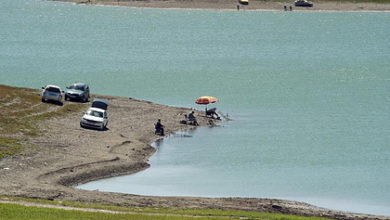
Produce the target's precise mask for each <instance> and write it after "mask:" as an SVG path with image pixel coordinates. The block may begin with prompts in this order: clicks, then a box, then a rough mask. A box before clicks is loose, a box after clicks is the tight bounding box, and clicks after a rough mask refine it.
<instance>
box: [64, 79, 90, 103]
mask: <svg viewBox="0 0 390 220" xmlns="http://www.w3.org/2000/svg"><path fill="white" fill-rule="evenodd" d="M66 88H67V90H66V92H65V100H67V101H68V100H77V101H82V102H88V101H89V98H90V96H89V86H88V85H87V84H85V83H73V84H72V85H71V86H68V87H66Z"/></svg>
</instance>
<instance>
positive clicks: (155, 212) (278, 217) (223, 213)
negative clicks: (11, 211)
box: [0, 196, 329, 220]
mask: <svg viewBox="0 0 390 220" xmlns="http://www.w3.org/2000/svg"><path fill="white" fill-rule="evenodd" d="M0 199H3V200H11V201H25V202H32V203H39V204H50V205H61V206H66V207H76V208H88V209H96V210H110V211H118V212H124V213H125V214H123V216H122V217H126V218H123V219H133V218H132V217H133V216H137V217H139V219H161V217H164V218H163V219H194V218H196V219H259V220H329V219H328V218H320V217H303V216H296V215H285V214H275V213H262V212H255V211H241V210H219V209H172V208H143V207H139V208H136V207H125V206H114V205H103V204H96V203H81V202H70V201H51V200H44V199H32V198H22V197H5V196H0ZM55 210H56V209H52V212H54V211H55ZM126 212H131V213H133V214H126ZM111 215H112V216H116V215H114V214H111ZM126 215H128V216H126ZM154 217H156V218H154ZM32 219H34V218H32ZM59 219H65V218H59ZM91 219H95V218H91ZM97 219H99V218H97ZM107 219H111V218H107Z"/></svg>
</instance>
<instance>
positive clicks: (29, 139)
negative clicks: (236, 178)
mask: <svg viewBox="0 0 390 220" xmlns="http://www.w3.org/2000/svg"><path fill="white" fill-rule="evenodd" d="M26 92H28V93H31V94H32V95H35V96H37V97H38V96H39V91H37V90H28V91H26ZM99 98H106V99H108V100H109V102H110V106H109V109H108V114H109V124H108V129H107V130H105V131H97V130H91V129H83V128H80V125H79V122H80V118H81V115H82V112H83V111H85V110H86V109H87V108H88V107H89V105H90V103H85V104H83V103H77V105H80V106H81V108H79V110H69V109H68V106H69V105H68V104H67V103H66V104H65V105H64V106H58V105H52V104H46V103H39V104H36V105H34V108H36V109H39V108H44V107H45V108H46V107H47V105H49V107H50V108H49V109H48V110H47V109H46V110H45V111H57V110H59V109H65V110H66V112H67V114H62V115H59V116H55V117H50V118H47V119H44V120H40V121H37V123H39V124H38V126H39V128H40V130H41V132H40V134H39V135H36V136H28V135H23V134H15V136H19V138H20V139H21V140H23V142H26V143H29V144H30V145H31V146H34V147H32V148H28V149H25V150H24V151H23V152H22V153H19V154H16V155H14V156H9V157H6V158H3V159H1V160H0V176H1V178H0V195H7V196H22V197H28V198H43V199H50V200H69V201H78V202H98V203H103V204H113V205H119V206H133V207H169V208H212V209H238V210H253V211H261V212H276V213H286V214H297V215H303V216H323V217H331V218H335V219H389V218H387V217H383V216H382V217H381V216H372V215H364V214H352V213H347V212H338V211H333V210H328V209H322V208H318V207H315V206H311V205H309V204H306V203H301V202H295V201H286V200H276V199H258V198H200V197H153V196H139V195H131V194H123V193H109V192H100V191H85V190H79V189H76V188H74V186H75V185H77V184H80V183H85V182H88V181H91V180H97V179H101V178H108V177H113V176H118V175H124V174H130V173H134V172H137V171H140V170H142V169H146V168H148V167H149V164H148V158H149V157H150V156H151V155H152V154H153V153H154V152H155V149H154V148H153V147H151V146H150V144H151V143H152V142H154V141H156V140H157V139H159V138H161V137H160V136H156V135H155V134H154V123H155V122H156V120H157V119H158V118H161V119H162V122H163V124H164V125H165V129H166V133H167V134H169V133H172V132H175V131H179V130H181V129H192V128H193V126H191V125H185V124H181V123H179V122H180V120H182V119H183V118H184V114H188V113H189V112H190V109H188V108H179V107H169V106H164V105H160V104H155V103H151V102H148V101H139V100H136V99H132V98H125V97H112V96H99ZM10 102H12V103H11V104H10V105H12V104H13V103H16V102H15V100H11V101H10ZM2 106H6V104H4V103H3V104H2V105H1V106H0V108H2ZM8 106H9V105H8ZM25 112H26V111H25ZM27 112H28V111H27ZM196 116H197V118H198V121H199V124H200V125H201V126H208V124H209V120H210V119H209V118H206V117H203V116H204V112H202V111H197V112H196ZM2 117H5V116H2ZM2 135H4V134H2Z"/></svg>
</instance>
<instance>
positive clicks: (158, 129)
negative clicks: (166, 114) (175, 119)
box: [154, 119, 164, 136]
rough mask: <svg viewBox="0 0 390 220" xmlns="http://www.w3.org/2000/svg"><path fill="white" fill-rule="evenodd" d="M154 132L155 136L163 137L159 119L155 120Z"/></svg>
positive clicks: (162, 126) (162, 127) (162, 128)
mask: <svg viewBox="0 0 390 220" xmlns="http://www.w3.org/2000/svg"><path fill="white" fill-rule="evenodd" d="M154 128H155V129H156V131H155V132H154V133H155V134H157V135H161V136H164V125H162V124H161V119H158V120H157V123H156V124H154Z"/></svg>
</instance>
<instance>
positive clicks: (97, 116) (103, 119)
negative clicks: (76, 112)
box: [80, 107, 108, 130]
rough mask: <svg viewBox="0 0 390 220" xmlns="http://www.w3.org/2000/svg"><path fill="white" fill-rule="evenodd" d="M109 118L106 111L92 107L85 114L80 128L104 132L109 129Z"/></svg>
mask: <svg viewBox="0 0 390 220" xmlns="http://www.w3.org/2000/svg"><path fill="white" fill-rule="evenodd" d="M107 123H108V116H107V112H106V110H104V109H100V108H94V107H91V108H89V109H88V111H86V112H84V115H83V117H82V118H81V121H80V126H81V127H82V128H84V127H90V128H97V129H99V130H104V129H106V127H107Z"/></svg>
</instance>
